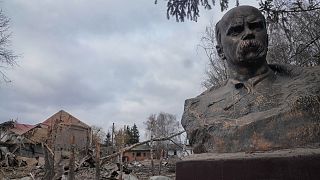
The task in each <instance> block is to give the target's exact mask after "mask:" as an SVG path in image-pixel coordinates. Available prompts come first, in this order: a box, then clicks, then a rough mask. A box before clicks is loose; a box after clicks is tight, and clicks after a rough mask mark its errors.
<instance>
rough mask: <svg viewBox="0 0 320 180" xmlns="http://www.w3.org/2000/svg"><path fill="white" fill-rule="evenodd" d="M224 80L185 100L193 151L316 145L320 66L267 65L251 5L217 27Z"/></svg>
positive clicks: (263, 36) (264, 37)
mask: <svg viewBox="0 0 320 180" xmlns="http://www.w3.org/2000/svg"><path fill="white" fill-rule="evenodd" d="M216 38H217V51H218V54H219V56H220V58H222V59H223V60H225V61H226V63H227V68H228V80H227V83H226V84H225V85H224V86H222V87H220V88H218V89H215V88H212V89H209V90H207V91H205V92H203V93H202V94H200V95H199V96H197V97H195V98H191V99H187V100H186V102H185V109H184V114H183V117H182V125H183V127H184V128H185V129H186V131H187V135H188V138H189V141H190V143H191V145H192V146H193V147H194V152H195V153H204V152H238V151H255V150H257V151H264V150H271V149H279V148H291V147H301V146H317V145H318V143H320V67H308V68H305V67H304V68H303V67H297V66H293V65H283V64H282V65H279V64H268V63H267V61H266V55H267V51H268V34H267V29H266V21H265V18H264V16H263V15H262V14H261V12H260V11H259V10H258V9H256V8H254V7H251V6H239V7H236V8H233V9H231V10H230V11H228V12H227V13H226V14H225V15H224V16H223V17H222V19H221V20H220V21H219V22H218V23H217V25H216Z"/></svg>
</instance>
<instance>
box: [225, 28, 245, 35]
mask: <svg viewBox="0 0 320 180" xmlns="http://www.w3.org/2000/svg"><path fill="white" fill-rule="evenodd" d="M242 31H243V26H233V27H231V28H230V29H229V30H228V32H227V35H231V36H237V35H238V34H240V33H241V32H242Z"/></svg>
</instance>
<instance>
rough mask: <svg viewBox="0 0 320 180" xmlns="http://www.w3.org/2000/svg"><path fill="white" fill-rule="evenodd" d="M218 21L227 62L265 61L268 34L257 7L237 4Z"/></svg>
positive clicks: (237, 63) (255, 62) (234, 63)
mask: <svg viewBox="0 0 320 180" xmlns="http://www.w3.org/2000/svg"><path fill="white" fill-rule="evenodd" d="M220 22H221V23H220V24H221V25H220V31H221V45H222V47H223V53H224V55H225V57H226V59H227V61H228V63H229V64H230V63H231V64H233V65H248V64H249V65H255V64H261V63H264V62H265V58H266V55H267V46H268V35H267V30H266V27H265V23H264V17H263V15H262V14H261V13H260V11H259V10H258V9H256V8H253V7H250V6H239V7H237V8H234V9H232V10H230V11H229V12H228V13H227V14H226V15H225V16H224V17H223V18H222V20H221V21H220Z"/></svg>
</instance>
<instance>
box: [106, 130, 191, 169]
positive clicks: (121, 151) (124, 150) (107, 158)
mask: <svg viewBox="0 0 320 180" xmlns="http://www.w3.org/2000/svg"><path fill="white" fill-rule="evenodd" d="M184 132H185V131H180V132H178V133H175V134H172V135H170V136H167V137H158V138H153V139H152V141H166V140H170V139H172V138H173V137H176V136H179V135H180V134H182V133H184ZM150 141H151V140H146V141H142V142H139V143H136V144H133V145H131V146H128V147H125V148H122V149H121V150H120V151H118V152H116V153H113V154H110V155H108V156H105V157H102V158H100V161H101V164H104V163H105V162H106V161H108V160H109V159H112V158H115V157H117V156H119V155H120V154H121V153H124V152H126V151H129V150H131V149H132V148H134V147H137V146H140V145H142V144H146V143H148V142H150Z"/></svg>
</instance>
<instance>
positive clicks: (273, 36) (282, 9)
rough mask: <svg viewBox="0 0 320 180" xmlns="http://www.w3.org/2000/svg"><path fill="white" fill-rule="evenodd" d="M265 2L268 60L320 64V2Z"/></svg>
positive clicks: (306, 64) (262, 5)
mask: <svg viewBox="0 0 320 180" xmlns="http://www.w3.org/2000/svg"><path fill="white" fill-rule="evenodd" d="M268 2H269V1H266V2H264V3H261V5H260V6H261V7H263V8H262V9H261V10H262V12H263V13H264V14H265V16H266V18H267V22H268V31H269V41H270V42H269V44H270V46H269V54H268V61H269V62H271V63H289V64H296V65H299V66H314V65H320V4H319V3H320V2H316V1H293V2H292V1H287V0H274V1H272V4H271V3H270V2H269V3H268Z"/></svg>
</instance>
